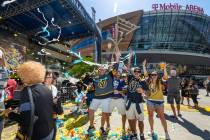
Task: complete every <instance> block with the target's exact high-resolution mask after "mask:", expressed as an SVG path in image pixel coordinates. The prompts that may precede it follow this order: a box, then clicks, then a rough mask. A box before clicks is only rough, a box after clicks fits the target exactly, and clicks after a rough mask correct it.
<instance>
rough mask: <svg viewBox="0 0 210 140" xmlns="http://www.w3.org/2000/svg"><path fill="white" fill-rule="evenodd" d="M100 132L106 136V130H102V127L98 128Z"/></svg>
mask: <svg viewBox="0 0 210 140" xmlns="http://www.w3.org/2000/svg"><path fill="white" fill-rule="evenodd" d="M100 132H101V134H102V135H103V136H106V135H107V133H106V131H105V130H104V128H103V127H101V128H100Z"/></svg>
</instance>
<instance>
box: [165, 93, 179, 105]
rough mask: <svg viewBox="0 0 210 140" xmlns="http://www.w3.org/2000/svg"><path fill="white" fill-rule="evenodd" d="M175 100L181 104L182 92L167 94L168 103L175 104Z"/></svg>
mask: <svg viewBox="0 0 210 140" xmlns="http://www.w3.org/2000/svg"><path fill="white" fill-rule="evenodd" d="M174 100H175V102H176V104H180V102H181V96H180V94H173V95H168V96H167V102H168V104H174Z"/></svg>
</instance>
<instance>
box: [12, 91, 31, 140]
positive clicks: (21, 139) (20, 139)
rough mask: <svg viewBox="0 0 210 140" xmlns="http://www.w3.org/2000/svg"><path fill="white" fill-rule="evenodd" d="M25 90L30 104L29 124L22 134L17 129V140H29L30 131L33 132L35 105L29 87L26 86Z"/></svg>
mask: <svg viewBox="0 0 210 140" xmlns="http://www.w3.org/2000/svg"><path fill="white" fill-rule="evenodd" d="M27 91H28V96H29V101H30V104H31V115H30V116H31V118H30V125H29V128H28V132H27V134H23V133H22V132H21V131H20V130H18V132H17V134H16V139H17V140H31V137H32V133H33V126H34V120H35V115H34V112H35V105H34V100H33V96H32V91H31V88H30V87H27Z"/></svg>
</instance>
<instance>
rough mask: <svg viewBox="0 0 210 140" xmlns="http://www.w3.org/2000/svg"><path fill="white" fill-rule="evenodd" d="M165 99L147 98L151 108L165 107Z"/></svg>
mask: <svg viewBox="0 0 210 140" xmlns="http://www.w3.org/2000/svg"><path fill="white" fill-rule="evenodd" d="M163 105H164V101H152V100H147V106H148V107H151V108H159V107H163Z"/></svg>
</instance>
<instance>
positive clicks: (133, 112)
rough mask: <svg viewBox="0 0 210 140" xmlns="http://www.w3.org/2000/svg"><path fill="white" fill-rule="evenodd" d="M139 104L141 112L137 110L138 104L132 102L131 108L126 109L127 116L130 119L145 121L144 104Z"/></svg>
mask: <svg viewBox="0 0 210 140" xmlns="http://www.w3.org/2000/svg"><path fill="white" fill-rule="evenodd" d="M139 106H140V108H141V113H140V114H139V113H138V112H137V110H136V104H135V103H131V106H130V108H129V109H128V110H126V117H127V119H128V120H134V119H137V120H138V121H144V105H143V103H140V104H139Z"/></svg>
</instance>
